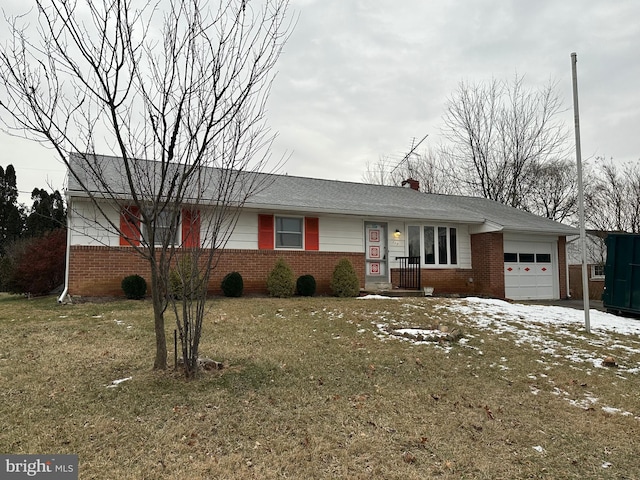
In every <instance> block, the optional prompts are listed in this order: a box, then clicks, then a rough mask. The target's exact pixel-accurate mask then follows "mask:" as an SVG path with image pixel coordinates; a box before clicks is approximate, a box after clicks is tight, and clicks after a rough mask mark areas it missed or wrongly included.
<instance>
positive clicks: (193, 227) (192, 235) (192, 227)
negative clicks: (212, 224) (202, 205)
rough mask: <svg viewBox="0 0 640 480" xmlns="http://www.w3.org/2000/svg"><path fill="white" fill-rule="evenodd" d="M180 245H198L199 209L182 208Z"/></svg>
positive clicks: (189, 246) (187, 246)
mask: <svg viewBox="0 0 640 480" xmlns="http://www.w3.org/2000/svg"><path fill="white" fill-rule="evenodd" d="M182 246H183V247H185V248H197V247H200V210H187V209H186V208H185V209H183V210H182Z"/></svg>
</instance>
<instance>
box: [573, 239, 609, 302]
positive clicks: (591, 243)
mask: <svg viewBox="0 0 640 480" xmlns="http://www.w3.org/2000/svg"><path fill="white" fill-rule="evenodd" d="M585 233H586V237H585V240H586V253H587V279H588V280H587V282H588V286H589V298H590V299H592V300H602V293H603V292H604V266H605V264H606V262H607V245H606V240H607V235H609V232H606V231H602V230H587V231H586V232H585ZM567 259H568V263H569V295H570V296H571V298H584V297H583V296H582V290H583V288H582V246H581V242H580V236H579V235H578V236H575V235H571V236H568V237H567Z"/></svg>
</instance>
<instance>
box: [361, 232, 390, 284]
mask: <svg viewBox="0 0 640 480" xmlns="http://www.w3.org/2000/svg"><path fill="white" fill-rule="evenodd" d="M364 230H365V262H366V266H365V267H366V268H365V274H366V283H388V282H389V273H388V268H387V224H386V223H365V225H364Z"/></svg>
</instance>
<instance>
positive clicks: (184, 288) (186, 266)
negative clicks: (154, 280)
mask: <svg viewBox="0 0 640 480" xmlns="http://www.w3.org/2000/svg"><path fill="white" fill-rule="evenodd" d="M194 267H195V266H194V264H193V261H192V260H191V257H189V256H184V257H182V258H181V259H180V260H179V261H178V264H177V265H176V268H174V269H172V270H171V271H170V272H169V293H170V295H171V296H172V297H173V298H175V299H176V300H182V299H184V298H191V297H192V296H193V297H199V296H203V295H206V293H207V286H206V285H205V284H204V282H203V280H202V275H201V274H200V272H199V271H198V269H197V268H194Z"/></svg>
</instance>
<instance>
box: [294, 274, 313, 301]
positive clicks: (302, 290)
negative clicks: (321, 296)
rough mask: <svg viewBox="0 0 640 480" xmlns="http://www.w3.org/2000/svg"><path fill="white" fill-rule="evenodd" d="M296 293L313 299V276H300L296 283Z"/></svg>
mask: <svg viewBox="0 0 640 480" xmlns="http://www.w3.org/2000/svg"><path fill="white" fill-rule="evenodd" d="M296 293H297V294H298V295H300V296H303V297H313V296H314V295H315V293H316V279H315V278H313V275H302V276H300V277H298V280H297V281H296Z"/></svg>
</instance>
